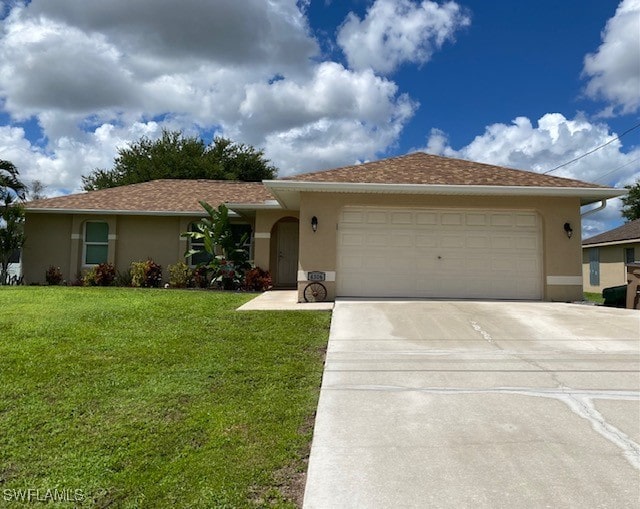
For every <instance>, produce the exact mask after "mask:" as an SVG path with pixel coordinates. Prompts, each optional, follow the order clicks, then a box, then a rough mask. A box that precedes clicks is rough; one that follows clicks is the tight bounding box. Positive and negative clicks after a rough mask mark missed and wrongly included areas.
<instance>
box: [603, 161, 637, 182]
mask: <svg viewBox="0 0 640 509" xmlns="http://www.w3.org/2000/svg"><path fill="white" fill-rule="evenodd" d="M636 161H640V157H636V158H635V159H633V160H632V161H629V162H628V163H625V164H623V165H621V166H618V167H617V168H614V169H613V170H611V171H608V172H607V173H605V174H604V175H600V176H599V177H598V178H597V179H596V180H595V182H597V181H598V180H602V179H603V178H604V177H606V176H607V175H611V174H612V173H615V172H616V171H618V170H621V169H622V168H625V167H627V166H629V165H630V164H633V163H635V162H636Z"/></svg>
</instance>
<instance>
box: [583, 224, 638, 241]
mask: <svg viewBox="0 0 640 509" xmlns="http://www.w3.org/2000/svg"><path fill="white" fill-rule="evenodd" d="M625 240H638V241H640V219H636V220H635V221H629V222H628V223H625V224H623V225H622V226H619V227H618V228H614V229H613V230H609V231H608V232H604V233H601V234H600V235H596V236H594V237H590V238H588V239H585V240H583V241H582V245H583V246H588V245H591V244H604V243H606V242H623V241H625Z"/></svg>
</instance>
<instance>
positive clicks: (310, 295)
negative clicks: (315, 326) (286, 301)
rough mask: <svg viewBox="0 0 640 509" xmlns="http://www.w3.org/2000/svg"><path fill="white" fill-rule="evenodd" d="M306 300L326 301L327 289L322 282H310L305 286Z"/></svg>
mask: <svg viewBox="0 0 640 509" xmlns="http://www.w3.org/2000/svg"><path fill="white" fill-rule="evenodd" d="M303 294H304V300H305V302H324V300H325V299H326V298H327V289H326V288H325V287H324V285H323V284H322V283H309V284H308V285H307V286H305V288H304V292H303Z"/></svg>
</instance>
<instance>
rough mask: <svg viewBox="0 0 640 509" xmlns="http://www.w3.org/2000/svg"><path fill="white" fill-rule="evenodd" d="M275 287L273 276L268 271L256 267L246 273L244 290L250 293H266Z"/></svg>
mask: <svg viewBox="0 0 640 509" xmlns="http://www.w3.org/2000/svg"><path fill="white" fill-rule="evenodd" d="M272 286H273V283H272V281H271V274H269V271H268V270H262V269H261V268H260V267H254V268H253V269H249V270H248V271H246V272H245V273H244V289H245V290H249V291H256V292H264V291H267V290H269V289H270V288H271V287H272Z"/></svg>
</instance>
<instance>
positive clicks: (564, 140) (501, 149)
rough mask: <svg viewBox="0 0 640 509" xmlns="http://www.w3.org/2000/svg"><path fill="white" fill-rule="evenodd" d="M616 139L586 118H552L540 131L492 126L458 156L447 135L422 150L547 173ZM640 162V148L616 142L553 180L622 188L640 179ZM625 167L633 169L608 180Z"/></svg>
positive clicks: (520, 124)
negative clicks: (625, 148)
mask: <svg viewBox="0 0 640 509" xmlns="http://www.w3.org/2000/svg"><path fill="white" fill-rule="evenodd" d="M615 136H616V134H615V133H613V132H611V130H610V128H609V126H607V125H606V124H604V123H592V122H590V121H589V120H587V119H586V118H584V117H583V116H581V115H578V116H576V117H575V118H574V119H567V118H565V117H564V115H562V114H560V113H547V114H546V115H544V116H542V117H541V118H540V119H539V120H538V122H537V125H536V126H534V125H533V124H532V122H531V120H529V119H528V118H527V117H517V118H516V119H515V120H513V122H512V123H511V124H509V125H507V124H501V123H497V124H492V125H490V126H488V127H486V129H485V132H484V133H483V134H481V135H479V136H476V137H475V138H474V140H473V141H472V142H471V143H469V144H468V145H466V146H465V147H462V148H461V149H458V150H456V149H454V148H452V147H451V146H450V145H449V143H448V139H447V137H446V134H445V133H443V132H442V131H439V130H437V129H436V130H432V132H431V134H430V136H429V138H428V139H427V145H426V147H424V148H423V149H422V150H424V151H425V152H429V153H434V154H440V155H445V156H449V157H460V158H462V159H469V160H472V161H479V162H484V163H490V164H497V165H501V166H507V167H511V168H519V169H523V170H530V171H535V172H538V173H541V172H544V171H547V170H550V169H552V168H555V167H556V166H559V165H561V164H563V163H565V162H567V161H570V160H571V159H574V158H576V157H579V156H581V155H582V154H584V153H585V152H588V151H590V150H593V149H594V148H596V147H599V146H600V145H603V144H604V143H607V142H608V141H610V140H612V139H613V138H615ZM639 156H640V148H636V149H635V150H632V151H631V152H628V153H625V152H623V151H622V141H621V140H615V141H613V142H612V143H610V144H609V145H607V146H606V147H604V148H602V149H600V150H598V151H596V152H594V153H593V154H590V155H589V156H587V157H585V158H583V159H580V160H579V161H576V162H575V163H572V164H569V165H567V166H565V167H563V168H560V169H559V170H557V171H554V172H552V173H551V174H552V175H555V176H558V177H567V178H576V179H579V180H585V181H588V182H599V183H602V184H606V185H618V186H622V185H626V184H628V183H630V182H632V181H633V180H634V179H636V178H638V177H640V171H639V170H638V167H639V165H640V164H636V165H634V164H628V163H629V162H630V161H632V160H633V159H635V158H637V157H639ZM625 164H628V165H627V166H625V167H624V168H620V170H619V171H616V172H614V173H611V174H609V175H606V174H607V173H608V172H610V171H611V170H614V169H615V168H618V167H620V166H622V165H625Z"/></svg>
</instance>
